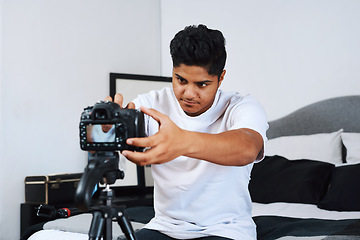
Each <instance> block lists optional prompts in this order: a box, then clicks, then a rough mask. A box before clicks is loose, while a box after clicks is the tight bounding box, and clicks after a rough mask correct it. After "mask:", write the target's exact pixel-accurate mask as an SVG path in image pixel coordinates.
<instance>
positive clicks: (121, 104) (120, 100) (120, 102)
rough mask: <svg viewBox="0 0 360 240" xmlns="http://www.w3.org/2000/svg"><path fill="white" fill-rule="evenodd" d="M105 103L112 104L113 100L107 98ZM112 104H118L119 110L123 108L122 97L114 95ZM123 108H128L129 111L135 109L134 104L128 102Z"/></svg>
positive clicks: (118, 94) (117, 94)
mask: <svg viewBox="0 0 360 240" xmlns="http://www.w3.org/2000/svg"><path fill="white" fill-rule="evenodd" d="M105 101H110V102H112V101H113V99H112V97H110V96H108V97H106V98H105ZM114 102H115V103H117V104H119V105H120V107H121V108H123V102H124V97H123V95H122V94H120V93H116V94H115V96H114ZM125 108H129V109H135V104H134V103H133V102H129V103H128V105H127V106H126V107H125Z"/></svg>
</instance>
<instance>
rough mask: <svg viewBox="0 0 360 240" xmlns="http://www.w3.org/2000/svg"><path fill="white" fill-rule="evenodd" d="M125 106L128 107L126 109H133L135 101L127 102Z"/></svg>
mask: <svg viewBox="0 0 360 240" xmlns="http://www.w3.org/2000/svg"><path fill="white" fill-rule="evenodd" d="M126 108H128V109H135V103H133V102H129V103H128V105H127V106H126Z"/></svg>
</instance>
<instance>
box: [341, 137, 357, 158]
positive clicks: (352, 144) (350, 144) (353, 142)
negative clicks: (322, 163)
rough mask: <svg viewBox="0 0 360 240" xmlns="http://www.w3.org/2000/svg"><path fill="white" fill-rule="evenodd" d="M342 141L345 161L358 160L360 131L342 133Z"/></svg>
mask: <svg viewBox="0 0 360 240" xmlns="http://www.w3.org/2000/svg"><path fill="white" fill-rule="evenodd" d="M341 138H342V141H343V143H344V146H345V148H346V162H347V163H359V162H360V133H345V132H344V133H342V134H341Z"/></svg>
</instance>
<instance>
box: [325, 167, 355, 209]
mask: <svg viewBox="0 0 360 240" xmlns="http://www.w3.org/2000/svg"><path fill="white" fill-rule="evenodd" d="M318 207H319V208H322V209H326V210H336V211H360V164H355V165H346V166H340V167H336V168H334V169H333V172H332V175H331V181H330V187H329V190H328V192H327V194H326V195H325V197H324V199H323V200H322V201H321V202H320V203H319V204H318Z"/></svg>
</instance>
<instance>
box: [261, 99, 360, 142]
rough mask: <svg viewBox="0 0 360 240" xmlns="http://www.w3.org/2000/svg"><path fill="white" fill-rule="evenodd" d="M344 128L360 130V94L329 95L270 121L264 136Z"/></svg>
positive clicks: (306, 133)
mask: <svg viewBox="0 0 360 240" xmlns="http://www.w3.org/2000/svg"><path fill="white" fill-rule="evenodd" d="M339 129H344V132H358V133H360V95H356V96H344V97H337V98H331V99H327V100H323V101H320V102H316V103H313V104H310V105H308V106H305V107H303V108H301V109H299V110H297V111H295V112H293V113H291V114H289V115H287V116H285V117H282V118H280V119H277V120H274V121H271V122H269V130H268V132H267V137H268V138H269V139H272V138H276V137H280V136H292V135H308V134H315V133H330V132H335V131H338V130H339Z"/></svg>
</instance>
